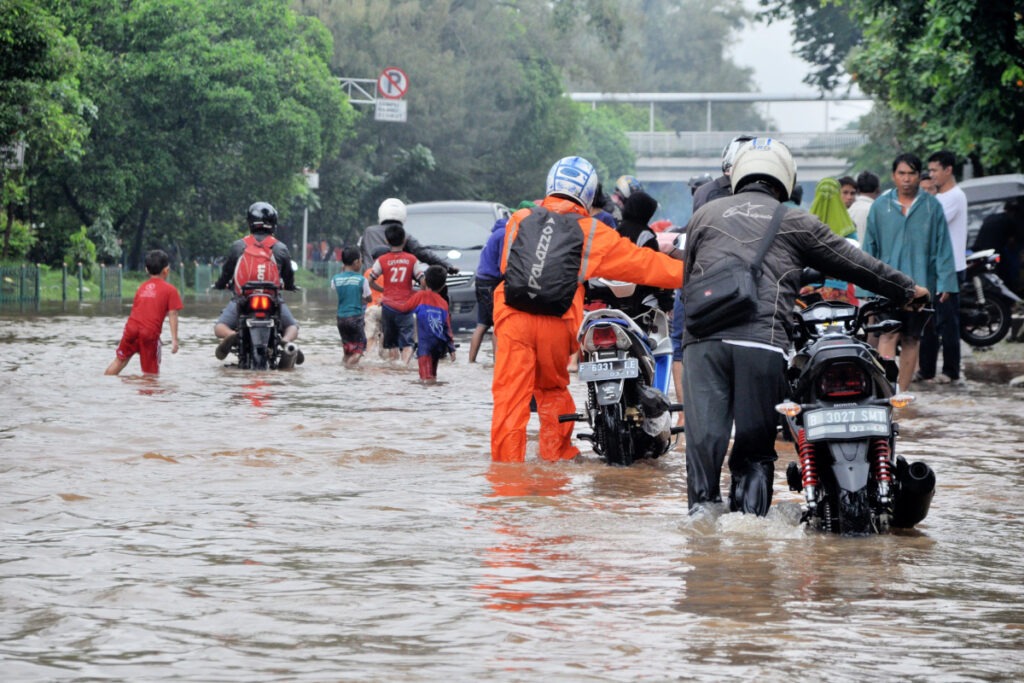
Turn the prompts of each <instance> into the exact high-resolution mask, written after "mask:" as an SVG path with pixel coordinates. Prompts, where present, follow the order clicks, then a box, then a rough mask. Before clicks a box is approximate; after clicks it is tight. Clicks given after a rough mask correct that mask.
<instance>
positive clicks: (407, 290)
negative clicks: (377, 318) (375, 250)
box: [370, 251, 427, 308]
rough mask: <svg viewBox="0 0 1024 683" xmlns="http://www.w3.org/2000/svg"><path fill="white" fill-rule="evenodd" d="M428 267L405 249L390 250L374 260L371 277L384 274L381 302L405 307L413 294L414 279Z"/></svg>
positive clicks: (396, 306)
mask: <svg viewBox="0 0 1024 683" xmlns="http://www.w3.org/2000/svg"><path fill="white" fill-rule="evenodd" d="M426 269H427V264H425V263H421V262H420V261H418V260H416V257H415V256H413V255H412V254H410V253H408V252H405V251H389V252H388V253H386V254H384V255H382V256H381V257H380V258H379V259H377V260H376V261H374V263H373V268H371V269H370V275H371V279H375V278H376V277H377V276H379V275H383V276H384V277H383V281H382V282H381V284H382V285H383V287H384V298H383V299H382V300H381V303H382V304H384V305H385V306H388V307H389V308H404V307H405V304H406V302H407V301H409V297H411V296H412V283H413V279H414V278H415V277H416V276H417V275H419V274H420V273H422V272H423V271H425V270H426Z"/></svg>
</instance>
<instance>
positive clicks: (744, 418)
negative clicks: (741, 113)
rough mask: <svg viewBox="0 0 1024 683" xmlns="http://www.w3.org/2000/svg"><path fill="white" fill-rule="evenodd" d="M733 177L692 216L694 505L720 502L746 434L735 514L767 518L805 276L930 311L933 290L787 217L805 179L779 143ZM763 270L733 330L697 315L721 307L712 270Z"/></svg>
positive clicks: (689, 324)
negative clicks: (727, 189) (725, 468)
mask: <svg viewBox="0 0 1024 683" xmlns="http://www.w3.org/2000/svg"><path fill="white" fill-rule="evenodd" d="M730 180H731V182H732V190H733V194H732V196H731V197H724V198H721V199H718V200H715V201H713V202H709V203H707V204H705V205H704V206H703V207H701V208H700V209H698V210H697V212H696V213H694V215H693V217H692V218H691V219H690V223H689V226H688V228H687V239H686V249H685V251H684V255H683V261H684V263H685V264H686V270H685V278H684V281H685V283H686V284H685V286H684V290H683V294H684V297H685V309H686V322H685V328H684V334H683V346H684V353H683V359H684V364H685V366H686V373H685V375H684V379H683V382H684V385H683V395H684V396H686V480H687V497H688V501H689V507H690V512H691V514H695V513H698V512H699V511H700V510H701V509H702V508H703V507H704V506H705V505H706V504H708V503H717V502H720V501H721V493H720V490H719V479H720V477H721V471H722V464H723V462H724V460H725V455H726V450H727V449H728V446H729V438H730V434H731V432H732V430H733V427H735V437H734V440H733V446H732V452H731V454H730V457H729V470H730V472H731V474H732V487H731V490H730V493H729V507H730V509H731V510H733V511H742V512H744V513H754V514H756V515H759V516H763V515H766V514H767V513H768V508H769V506H770V505H771V500H772V479H773V476H774V472H775V465H774V463H775V460H776V458H777V456H776V453H775V446H774V444H775V438H776V434H777V425H778V416H777V414H776V412H775V405H776V404H777V403H779V402H781V401H782V400H783V398H785V394H786V354H787V353H789V351H790V346H791V340H790V329H789V328H790V318H791V316H792V311H793V306H794V302H795V299H796V295H797V292H798V291H799V281H800V276H801V273H802V271H803V268H804V267H806V266H810V267H812V268H815V269H816V270H818V271H821V272H822V273H824V274H827V275H832V276H835V277H837V278H841V279H843V280H847V281H850V282H853V283H855V284H857V285H860V286H861V287H863V288H865V289H868V290H871V291H872V292H877V293H879V294H881V295H883V296H886V297H888V298H889V299H891V300H892V301H894V302H896V303H898V304H899V305H904V304H910V303H912V302H920V303H921V304H922V305H923V303H924V302H926V301H927V298H928V290H927V289H925V288H924V287H921V286H919V285H917V284H915V283H914V281H913V280H912V279H911V278H910V277H909V276H907V275H905V274H904V273H901V272H900V271H898V270H895V269H894V268H891V267H889V266H887V265H886V264H884V263H882V262H881V261H879V260H878V259H875V258H873V257H871V256H869V255H867V254H865V253H864V252H863V251H861V250H860V249H858V248H857V247H855V246H854V245H853V244H851V243H850V242H848V241H847V240H845V239H843V238H842V237H839V236H838V235H836V234H834V233H833V232H832V231H831V230H830V229H829V228H828V226H827V225H825V224H824V223H822V222H821V221H819V220H818V219H817V218H815V217H814V216H813V215H811V214H809V213H807V212H806V211H799V210H796V209H787V208H785V207H783V208H782V209H781V210H780V214H779V217H778V218H776V215H775V213H776V209H777V207H779V206H780V202H784V201H786V200H787V199H788V198H789V195H790V193H791V192H792V191H793V187H794V185H795V183H796V165H795V164H794V162H793V157H792V156H791V154H790V152H789V150H788V149H787V148H786V146H785V145H783V144H782V143H781V142H779V141H778V140H773V139H771V138H754V139H752V140H750V141H747V142H745V143H744V144H743V146H742V147H740V149H739V151H738V152H737V153H736V156H735V159H734V162H733V167H732V173H731V176H730ZM773 219H776V220H775V221H773ZM773 222H774V223H775V224H774V225H773ZM772 228H775V230H776V232H775V233H774V235H773V234H772ZM766 240H767V242H766ZM759 259H760V261H761V263H760V267H756V266H757V264H758V260H759ZM752 267H753V271H752V272H753V292H752V296H751V299H752V301H751V305H752V307H753V310H752V311H750V312H749V313H747V314H746V315H744V316H743V317H742V318H740V319H736V318H730V319H728V320H727V321H726V322H725V323H724V327H717V326H714V325H711V324H709V323H707V321H706V320H696V319H695V317H696V316H697V315H698V314H699V312H700V311H701V310H705V311H707V310H712V308H713V307H702V306H701V304H702V303H704V301H705V300H706V301H710V300H711V299H709V298H708V297H710V296H713V295H714V292H715V286H716V285H715V284H714V283H713V282H711V280H712V275H713V274H714V275H718V274H721V273H724V272H727V271H729V270H731V271H732V272H733V273H740V272H748V273H749V272H751V268H752ZM695 330H699V331H700V333H699V334H697V333H695Z"/></svg>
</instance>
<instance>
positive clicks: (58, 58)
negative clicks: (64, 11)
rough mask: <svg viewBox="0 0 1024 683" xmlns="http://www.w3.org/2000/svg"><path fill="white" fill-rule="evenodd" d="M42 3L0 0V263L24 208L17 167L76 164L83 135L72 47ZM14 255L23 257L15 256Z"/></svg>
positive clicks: (24, 181) (85, 113) (28, 238)
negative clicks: (61, 158) (2, 211)
mask: <svg viewBox="0 0 1024 683" xmlns="http://www.w3.org/2000/svg"><path fill="white" fill-rule="evenodd" d="M50 4H52V3H45V2H36V1H35V0H0V192H2V202H3V206H4V207H5V208H6V220H5V225H4V237H3V249H2V254H0V258H7V257H8V256H11V255H13V252H12V251H11V239H12V235H13V233H14V228H15V221H16V220H17V217H18V215H19V214H23V213H24V207H25V206H26V204H27V202H28V197H29V190H30V178H28V177H27V176H26V174H25V164H26V163H27V164H28V165H32V164H33V163H36V162H38V161H41V160H45V159H48V158H51V157H53V156H54V155H57V154H61V155H65V156H68V157H76V156H77V155H78V154H79V153H80V152H81V144H82V141H83V140H84V139H85V136H86V134H87V132H88V120H87V119H88V117H89V114H90V110H91V103H90V102H89V100H87V99H86V98H84V97H82V96H81V94H80V93H79V90H78V81H77V79H76V63H77V60H78V57H79V50H78V44H77V43H76V42H75V41H74V39H72V38H69V37H68V36H67V35H65V34H64V32H63V30H62V29H61V26H60V23H59V21H58V20H57V18H56V17H55V16H54V15H53V14H52V13H51V12H50V11H49V10H48V5H50ZM24 217H25V216H24V215H22V216H21V218H24ZM29 231H30V228H29V227H28V226H27V225H26V224H25V223H24V222H22V224H21V227H20V228H19V232H21V233H24V234H23V235H22V239H21V240H19V241H20V242H22V246H23V245H24V244H31V242H32V241H33V239H32V235H31V233H30V232H29ZM18 255H19V256H23V255H24V254H23V252H21V251H20V249H19V253H18Z"/></svg>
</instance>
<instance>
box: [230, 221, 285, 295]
mask: <svg viewBox="0 0 1024 683" xmlns="http://www.w3.org/2000/svg"><path fill="white" fill-rule="evenodd" d="M242 241H243V242H245V250H244V251H243V252H242V255H241V256H239V257H238V263H236V264H235V275H234V278H233V279H234V283H235V293H236V294H241V293H242V285H244V284H245V283H247V282H273V283H274V284H275V285H277V286H278V287H280V286H281V269H280V268H278V265H277V260H276V259H275V258H274V251H273V246H274V245H275V244H277V239H275V238H274V237H273V236H270V235H268V236H267V237H264V238H263V241H262V242H257V241H256V238H255V237H253V236H252V235H246V236H245V237H244V238H243V239H242Z"/></svg>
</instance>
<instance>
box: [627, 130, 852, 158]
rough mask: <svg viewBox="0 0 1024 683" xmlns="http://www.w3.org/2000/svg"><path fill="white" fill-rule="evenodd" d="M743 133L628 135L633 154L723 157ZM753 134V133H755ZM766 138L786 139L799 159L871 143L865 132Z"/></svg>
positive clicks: (830, 154)
mask: <svg viewBox="0 0 1024 683" xmlns="http://www.w3.org/2000/svg"><path fill="white" fill-rule="evenodd" d="M742 134H743V133H741V132H727V131H716V132H711V133H706V132H696V131H669V132H655V133H648V132H631V133H626V136H627V137H628V138H629V142H630V145H631V146H632V148H633V151H634V152H635V153H636V154H638V155H640V156H651V157H715V158H717V157H720V156H721V155H722V150H723V149H725V146H726V145H728V144H729V141H730V140H732V139H733V138H734V137H736V136H737V135H742ZM751 134H753V133H751ZM757 135H760V136H763V137H772V138H776V139H778V140H782V141H783V142H785V143H786V145H787V146H788V147H789V149H790V151H791V152H793V154H794V155H796V156H805V157H806V156H823V157H835V156H840V157H841V156H846V155H847V154H849V153H850V152H851V151H853V150H855V149H856V148H858V147H860V146H861V145H863V144H865V143H867V141H868V136H867V135H866V134H865V133H858V132H855V131H839V132H835V133H770V132H769V133H757Z"/></svg>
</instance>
